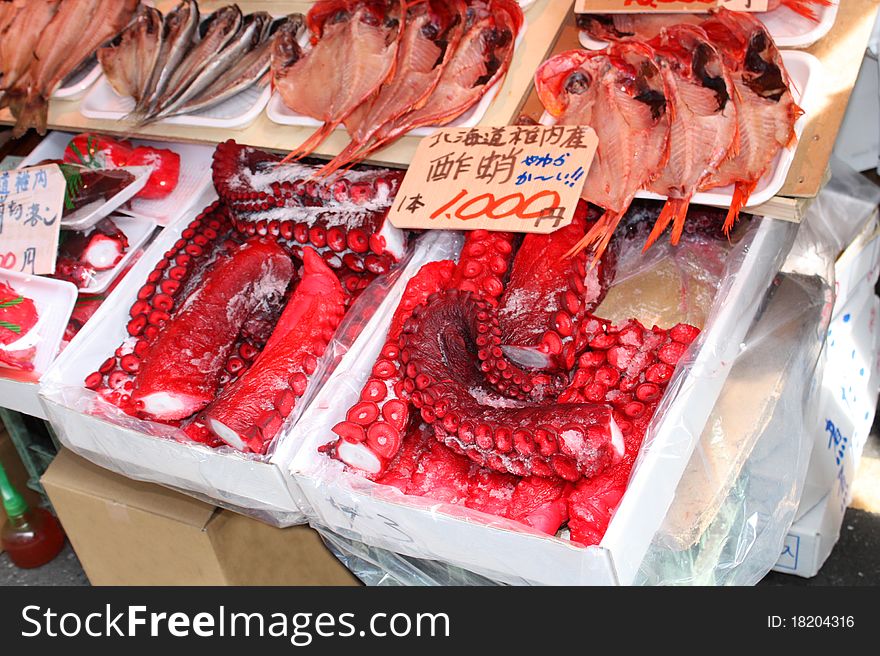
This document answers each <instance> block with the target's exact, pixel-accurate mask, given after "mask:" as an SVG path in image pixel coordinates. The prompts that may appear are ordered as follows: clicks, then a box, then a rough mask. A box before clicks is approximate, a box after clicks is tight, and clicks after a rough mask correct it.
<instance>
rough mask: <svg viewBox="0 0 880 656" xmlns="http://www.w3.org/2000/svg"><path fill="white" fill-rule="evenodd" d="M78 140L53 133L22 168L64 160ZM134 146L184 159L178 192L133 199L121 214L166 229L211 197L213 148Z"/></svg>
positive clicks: (147, 142) (144, 142)
mask: <svg viewBox="0 0 880 656" xmlns="http://www.w3.org/2000/svg"><path fill="white" fill-rule="evenodd" d="M74 136H75V135H74V134H73V133H72V132H61V131H58V130H53V131H52V132H50V133H49V134H47V135H46V138H45V139H43V140H42V141H41V142H40V143H39V144H38V145H37V147H36V148H34V150H33V151H31V153H30V155H28V156H27V157H26V158H25V159H24V160H23V161H22V163H21V164H20V165H19V166H33V165H34V164H36V163H37V162H40V161H42V160H44V159H61V157H62V156H63V155H64V149H65V148H66V147H67V144H68V143H70V140H71V139H73V137H74ZM132 142H133V143H134V144H135V145H136V146H150V147H152V148H167V149H168V150H173V151H174V152H175V153H177V154H178V155H180V179H179V180H178V182H177V187H175V188H174V191H172V192H171V193H170V194H168V196H166V197H165V198H159V199H154V200H149V199H147V200H144V199H140V198H133V199H132V200H131V203H130V204H129V205H128V206H125V207H120V208H118V213H120V214H126V215H128V216H132V217H134V218H138V219H146V220H149V221H151V222H154V223H156V224H158V225H160V226H166V225H168V224H169V223H171V222H173V221H174V220H175V219H176V218H177V217H179V216H180V215H181V214H182V213H183V212H185V211H187V210H189V209H190V208H192V207H193V206H195V205H196V204H198V203H199V202H200V201H203V200H204V199H205V197H206V194H208V193H210V190H211V161H212V158H213V156H214V148H213V147H212V146H208V145H204V144H187V143H165V142H162V141H151V140H145V139H133V140H132ZM203 204H206V203H203Z"/></svg>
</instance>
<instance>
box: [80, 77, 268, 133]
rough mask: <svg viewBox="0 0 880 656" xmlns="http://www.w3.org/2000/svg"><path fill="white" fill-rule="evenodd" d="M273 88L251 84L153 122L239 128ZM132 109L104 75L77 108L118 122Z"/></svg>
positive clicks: (262, 106) (131, 103)
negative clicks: (206, 104) (188, 111)
mask: <svg viewBox="0 0 880 656" xmlns="http://www.w3.org/2000/svg"><path fill="white" fill-rule="evenodd" d="M271 95H272V90H271V89H270V88H269V85H268V84H265V85H262V86H261V85H259V84H256V83H255V84H253V85H251V86H250V87H248V88H247V89H245V90H244V91H241V92H240V93H238V94H236V95H234V96H232V97H231V98H229V99H228V100H224V101H223V102H221V103H219V104H217V105H214V106H213V107H208V108H206V109H202V110H200V111H197V112H192V113H191V114H181V115H179V116H171V117H169V118H163V119H162V120H160V121H156V123H155V125H163V124H164V125H184V126H188V127H193V128H226V129H227V130H241V129H244V128H246V127H247V126H249V125H250V124H251V123H253V122H254V121H255V120H256V119H257V117H258V116H259V115H260V114H261V113H262V112H263V109H265V107H266V103H268V102H269V96H271ZM133 109H134V99H133V98H130V97H124V96H120V95H119V94H117V93H116V92H115V91H114V90H113V87H111V86H110V83H109V82H108V81H107V78H106V77H105V76H103V75H102V76H101V79H100V80H99V81H98V83H97V84H96V85H95V87H94V88H93V89H92V90H91V91H90V92H89V95H87V96H86V97H85V98H84V99H83V101H82V103H81V104H80V107H79V111H80V113H81V114H82V115H83V116H85V117H86V118H94V119H100V120H104V121H121V120H123V119H124V118H125V116H127V115H128V114H129V112H131V110H133Z"/></svg>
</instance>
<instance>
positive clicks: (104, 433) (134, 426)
mask: <svg viewBox="0 0 880 656" xmlns="http://www.w3.org/2000/svg"><path fill="white" fill-rule="evenodd" d="M195 213H196V212H195V211H192V212H187V213H185V214H184V215H183V217H182V218H181V219H179V220H178V221H177V222H175V223H174V224H173V225H171V226H169V227H167V228H165V229H164V230H163V231H162V233H161V234H160V235H159V237H158V238H157V239H156V240H155V241H154V243H153V244H152V245H151V246H150V248H149V249H148V251H147V252H146V253H145V254H144V256H143V257H142V258H141V259H140V260H139V261H138V262H137V264H135V265H134V266H133V267H132V269H131V271H130V272H129V273H128V274H127V275H126V277H125V278H124V279H123V280H122V282H121V283H120V284H119V286H118V287H117V288H116V289H114V290H113V292H112V293H111V295H110V296H109V297H108V298H107V301H106V302H105V303H103V304H102V305H101V306H100V307H99V308H98V309H97V311H96V312H95V314H94V315H93V319H92V320H91V321H89V323H88V324H87V325H86V326H85V328H84V329H83V330H82V331H80V333H79V334H78V335H77V336H76V337H75V338H74V340H73V341H72V342H71V344H70V346H69V347H68V348H67V349H65V351H64V353H62V355H61V356H60V357H59V358H58V359H57V360H56V362H55V363H54V364H53V366H52V368H51V369H50V371H48V372H47V374H46V375H45V376H44V377H43V379H42V381H41V390H40V395H41V397H42V399H43V402H44V405H45V406H46V409H47V413H48V415H49V419H50V421H51V422H52V424H53V427H54V428H55V430H56V432H57V433H58V435H59V438H60V439H61V441H62V443H63V444H64V445H65V446H67V447H68V448H70V449H71V450H73V451H75V452H76V453H78V454H80V455H82V456H83V457H86V458H88V459H89V460H91V461H93V462H95V463H96V464H98V465H100V466H102V467H105V468H107V469H111V470H113V471H116V472H118V473H120V474H123V475H125V476H128V477H130V478H134V479H137V480H144V481H149V482H154V483H159V484H163V485H166V486H168V487H172V488H174V489H176V490H179V491H183V492H187V493H190V494H191V495H193V496H196V497H197V498H200V499H203V500H206V501H208V502H210V503H214V504H217V505H220V506H222V507H225V508H229V509H232V510H235V511H237V512H240V513H243V514H247V515H250V516H253V517H255V518H258V519H261V520H263V521H265V522H267V523H271V524H274V525H276V526H291V525H293V524H298V523H303V522H304V521H305V517H304V515H303V514H302V513H301V512H300V511H299V509H298V507H297V505H296V504H295V503H294V501H293V499H292V498H291V495H290V493H289V491H288V486H287V483H286V482H285V481H284V480H283V478H282V476H281V469H280V467H282V466H286V464H287V463H288V462H289V459H290V458H291V457H292V454H293V452H294V451H295V450H296V443H297V438H296V436H297V433H296V431H295V429H294V426H295V425H296V423H297V420H298V419H299V417H300V415H301V414H302V413H303V411H304V410H305V409H306V408H307V407H308V404H309V403H310V402H311V400H312V398H313V397H314V395H315V393H316V392H317V390H318V389H319V388H320V386H321V384H322V383H323V381H324V379H325V378H326V376H327V374H328V373H329V372H331V371H332V370H333V367H334V366H335V364H336V363H337V362H338V361H339V359H340V358H341V357H342V355H343V354H344V353H345V351H346V350H347V348H348V347H349V346H350V345H351V343H352V342H353V340H354V339H355V338H356V337H357V334H358V332H359V329H360V328H361V327H362V326H363V321H364V320H365V318H368V317H369V316H370V314H371V313H372V311H373V310H374V309H375V308H376V307H377V306H378V305H379V302H380V301H381V299H382V298H384V296H385V294H386V293H387V292H388V289H389V288H390V287H391V286H392V285H393V283H394V281H395V279H396V276H397V275H398V274H397V273H395V272H392V273H390V274H388V275H386V276H380V277H379V278H377V279H376V280H374V281H373V282H372V283H371V284H370V286H368V287H367V288H366V289H365V290H364V291H363V292H362V293H361V295H360V296H359V298H358V299H357V300H356V301H355V303H354V304H353V305H352V307H351V308H350V309H349V312H348V313H347V314H346V317H345V319H344V320H343V322H342V324H341V325H340V327H339V328H338V330H337V333H336V337H335V338H334V340H333V341H332V343H331V346H330V347H328V349H327V350H326V351H325V353H324V355H323V356H322V357H321V358H319V361H318V367H317V369H316V371H315V372H314V374H312V376H311V377H310V380H309V385H308V387H307V389H306V393H305V394H304V395H303V396H302V397H300V398H299V399H298V401H297V403H296V405H295V406H294V410H293V411H292V412H291V414H290V415H289V416H288V417H287V419H286V421H285V423H284V426H283V427H282V429H281V430H280V431H279V433H278V436H276V438H275V440H274V441H273V442H272V443H271V444H270V446H269V448H268V451H267V453H266V454H265V455H257V454H246V453H241V452H239V451H236V450H235V449H233V448H231V447H228V446H222V447H219V448H216V449H212V448H210V447H208V446H206V445H203V444H199V443H196V442H193V441H191V440H190V439H189V438H188V437H187V436H186V435H185V434H184V433H183V431H182V430H181V429H179V428H176V427H173V426H169V425H167V424H162V423H159V422H153V421H147V420H142V419H138V418H135V417H132V416H130V415H127V414H125V413H124V412H123V411H122V410H121V409H119V408H118V407H117V406H115V405H112V404H111V403H109V402H107V401H106V400H104V399H103V398H101V397H100V396H99V395H98V394H96V393H95V392H93V391H92V390H89V389H86V388H85V386H84V384H83V382H84V377H85V375H86V374H87V373H89V372H92V371H96V370H97V368H98V367H99V366H100V365H101V363H102V362H103V361H104V360H105V359H106V358H107V357H108V356H109V355H111V354H112V353H113V351H114V349H115V348H116V347H117V346H118V345H119V344H120V343H122V341H123V340H124V339H125V338H126V337H127V332H126V324H127V322H128V320H129V316H128V310H129V308H130V307H131V305H132V303H133V302H134V300H135V298H136V295H137V293H138V290H139V289H140V287H141V285H142V284H143V282H144V280H145V279H146V277H147V275H148V274H149V272H150V271H152V269H153V267H154V266H155V264H156V262H157V261H158V260H160V259H161V258H162V257H163V256H164V253H165V252H166V251H167V250H168V249H169V248H171V247H172V245H173V244H174V243H175V242H176V241H177V239H178V238H179V237H180V233H181V232H182V231H183V229H184V228H186V226H187V225H188V224H189V222H190V221H191V220H192V218H193V217H194V215H195ZM409 257H411V254H408V255H407V256H406V258H409ZM406 258H405V259H404V262H403V263H402V264H401V266H400V267H398V269H399V268H402V267H403V266H404V265H405V263H406V262H407V261H408V259H406ZM395 271H396V270H395ZM356 318H358V319H356ZM358 321H360V322H361V323H360V324H359V323H358ZM276 463H278V464H276Z"/></svg>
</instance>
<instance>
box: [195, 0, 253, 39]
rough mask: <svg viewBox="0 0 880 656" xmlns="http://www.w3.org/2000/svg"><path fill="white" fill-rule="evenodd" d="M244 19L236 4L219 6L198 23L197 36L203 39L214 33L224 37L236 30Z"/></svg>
mask: <svg viewBox="0 0 880 656" xmlns="http://www.w3.org/2000/svg"><path fill="white" fill-rule="evenodd" d="M243 21H244V16H243V15H242V13H241V9H239V7H238V5H226V6H225V7H220V8H219V9H217V10H216V11H215V12H214V13H212V14H211V15H210V16H208V17H207V18H206V19H205V20H203V21H202V22H201V23H200V24H199V37H201V39H202V40H203V41H205V40H208V39H210V38H211V37H212V36H214V35H218V36H220V37H225V36H227V35H230V34H234V33H236V32H238V30H239V29H240V28H241V26H242V22H243Z"/></svg>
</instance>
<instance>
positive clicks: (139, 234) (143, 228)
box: [79, 214, 156, 294]
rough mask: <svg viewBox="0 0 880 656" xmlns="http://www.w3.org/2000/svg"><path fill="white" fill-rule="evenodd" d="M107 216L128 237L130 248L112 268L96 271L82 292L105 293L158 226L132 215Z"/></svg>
mask: <svg viewBox="0 0 880 656" xmlns="http://www.w3.org/2000/svg"><path fill="white" fill-rule="evenodd" d="M107 218H109V219H112V220H113V223H115V224H116V227H117V228H119V230H120V232H122V233H123V234H124V235H125V237H126V239H128V250H127V251H125V254H124V255H123V256H122V259H121V260H119V262H117V263H116V265H115V266H114V267H113V268H112V269H107V270H106V271H96V272H95V275H94V277H93V278H92V280H91V281H90V282H89V284H88V286H87V287H83V288H82V289H80V290H79V291H80V293H81V294H103V293H104V292H105V291H107V288H108V287H110V285H112V284H113V281H114V280H116V278H118V277H119V275H120V274H121V273H122V272H123V271H125V268H126V267H127V266H128V264H129V262H131V258H133V257H134V256H135V255H136V254H137V252H138V251H139V250H140V249H141V248H142V247H143V246H144V244H146V243H147V241H148V240H149V239H150V236H151V235H152V234H153V230H155V228H156V224H155V223H153V222H152V221H144V220H142V219H134V218H132V217H130V216H122V215H119V214H115V215H113V216H110V217H107Z"/></svg>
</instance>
